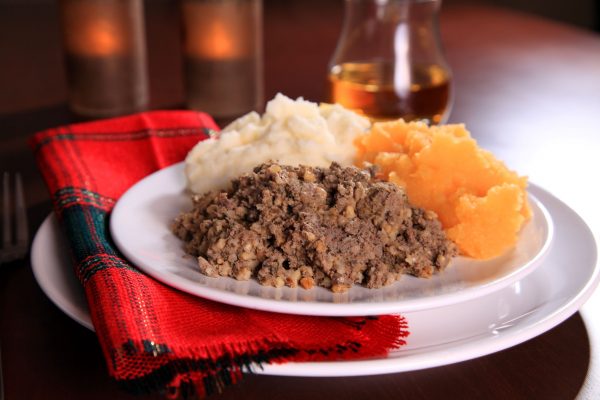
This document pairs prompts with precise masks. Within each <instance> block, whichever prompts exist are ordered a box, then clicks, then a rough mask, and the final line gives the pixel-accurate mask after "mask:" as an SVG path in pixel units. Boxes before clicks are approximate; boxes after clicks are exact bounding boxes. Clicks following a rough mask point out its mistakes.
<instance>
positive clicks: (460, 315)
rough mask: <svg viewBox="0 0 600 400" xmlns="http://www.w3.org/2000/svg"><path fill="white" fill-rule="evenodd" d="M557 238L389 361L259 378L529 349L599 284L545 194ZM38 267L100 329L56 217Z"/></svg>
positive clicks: (593, 262) (311, 366)
mask: <svg viewBox="0 0 600 400" xmlns="http://www.w3.org/2000/svg"><path fill="white" fill-rule="evenodd" d="M532 193H533V194H534V195H535V196H536V197H537V198H538V199H540V201H541V202H542V203H543V204H545V205H546V207H547V209H548V211H549V213H550V214H551V215H552V218H553V220H554V223H555V237H554V241H553V245H552V246H551V248H550V249H549V252H548V256H547V257H546V259H545V261H544V262H543V263H542V265H541V266H540V267H539V268H537V269H536V270H535V271H534V272H533V273H531V274H529V275H528V276H527V277H525V278H524V279H522V280H520V281H517V282H515V283H513V284H511V285H509V286H507V287H504V288H503V289H500V290H498V291H494V292H492V293H489V294H487V295H484V296H481V297H479V298H477V299H473V300H470V301H465V302H462V303H458V304H453V305H449V306H446V307H440V308H434V309H428V310H423V311H416V312H407V313H405V314H404V316H405V317H406V319H407V320H408V324H409V328H410V332H411V335H410V336H409V337H408V338H407V345H406V346H404V347H402V348H401V349H398V350H394V351H392V352H390V354H389V355H388V356H385V357H378V358H373V359H368V360H362V361H335V362H310V363H287V364H281V365H265V366H264V369H263V370H260V369H258V370H257V371H256V372H257V373H264V374H269V375H288V376H356V375H374V374H383V373H394V372H402V371H411V370H417V369H422V368H429V367H435V366H440V365H446V364H451V363H455V362H459V361H464V360H469V359H472V358H475V357H479V356H484V355H487V354H490V353H493V352H496V351H500V350H503V349H506V348H508V347H511V346H514V345H517V344H519V343H522V342H524V341H526V340H528V339H531V338H533V337H535V336H537V335H539V334H542V333H544V332H546V331H547V330H549V329H551V328H553V327H554V326H556V325H558V324H560V323H561V322H563V321H564V320H566V319H567V318H569V317H570V316H571V315H572V314H574V313H575V312H577V310H578V309H579V308H580V307H581V306H582V305H583V303H585V301H586V300H587V299H588V298H589V297H590V296H591V294H592V293H593V291H594V289H595V288H596V286H597V285H598V282H599V278H600V273H599V271H600V265H599V264H598V262H597V249H596V243H595V241H594V238H593V235H592V233H591V232H590V230H589V228H588V227H587V226H586V224H585V223H584V222H583V221H582V220H581V218H580V217H579V216H578V215H577V214H576V213H575V212H573V211H572V210H571V209H570V208H569V207H567V206H566V205H565V204H564V203H562V202H561V201H560V200H558V199H556V198H555V197H553V196H552V195H551V194H549V193H547V192H545V191H543V190H542V189H539V188H535V187H534V188H532ZM31 263H32V267H33V272H34V275H35V278H36V280H37V281H38V283H39V285H40V286H41V288H42V290H43V291H44V292H45V293H46V295H47V296H48V297H49V298H50V300H52V301H53V302H54V303H55V304H56V305H57V306H58V307H59V308H60V309H61V310H63V311H64V312H65V313H66V314H67V315H69V316H70V317H71V318H73V319H74V320H75V321H77V322H79V323H81V324H82V325H84V326H86V327H88V328H90V329H93V327H92V323H91V319H90V315H89V312H88V309H87V305H86V302H85V296H84V295H83V290H82V288H81V286H80V285H79V283H78V282H77V280H76V278H75V276H74V274H73V273H72V266H71V261H70V258H69V251H68V247H67V246H66V243H65V239H64V237H63V235H62V232H61V230H60V228H59V226H58V223H57V222H56V220H55V218H54V217H53V216H49V217H48V218H46V220H45V221H44V223H43V224H42V226H41V227H40V229H39V230H38V232H37V234H36V237H35V239H34V242H33V246H32V251H31Z"/></svg>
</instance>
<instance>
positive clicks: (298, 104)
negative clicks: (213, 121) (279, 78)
mask: <svg viewBox="0 0 600 400" xmlns="http://www.w3.org/2000/svg"><path fill="white" fill-rule="evenodd" d="M370 126H371V123H370V122H369V120H368V119H367V118H365V117H361V116H360V115H358V114H356V113H354V112H352V111H350V110H347V109H345V108H343V107H342V106H340V105H337V104H335V105H329V104H325V105H321V106H319V105H318V104H316V103H312V102H310V101H306V100H303V99H302V98H298V99H297V100H296V101H294V100H292V99H290V98H288V97H286V96H284V95H282V94H277V96H275V98H274V99H273V100H271V101H269V102H268V103H267V108H266V112H265V113H264V115H263V116H262V117H261V116H260V115H259V114H258V113H256V112H254V111H253V112H251V113H248V114H246V115H244V116H242V117H240V118H238V119H237V120H235V121H233V122H232V123H231V124H229V125H228V126H227V127H226V128H225V129H223V130H222V131H221V134H220V135H219V138H218V139H215V138H211V139H207V140H204V141H202V142H200V143H198V144H197V145H196V146H195V147H194V148H193V149H192V150H191V151H190V152H189V154H188V155H187V157H186V159H185V174H186V178H187V182H188V187H189V189H190V190H191V191H192V192H194V193H205V192H208V191H210V190H219V189H224V188H226V187H227V185H228V183H229V182H230V181H231V180H232V179H233V178H235V177H238V176H240V175H242V174H244V173H247V172H250V171H252V169H253V168H254V167H256V166H257V165H260V164H261V163H263V162H266V161H269V160H273V161H279V162H280V163H281V164H288V165H294V166H297V165H300V164H303V165H310V166H321V167H328V166H329V165H330V164H331V162H332V161H336V162H338V163H340V164H342V165H349V164H352V161H353V160H354V155H355V148H354V145H353V144H352V142H353V140H354V138H355V137H356V136H357V135H359V134H361V133H364V132H365V131H366V130H368V129H369V127H370Z"/></svg>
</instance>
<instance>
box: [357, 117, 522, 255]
mask: <svg viewBox="0 0 600 400" xmlns="http://www.w3.org/2000/svg"><path fill="white" fill-rule="evenodd" d="M355 145H356V147H357V160H356V161H357V165H362V164H363V163H364V162H369V163H372V164H375V165H377V166H379V168H380V172H381V173H382V174H383V175H384V176H383V177H384V178H387V179H388V180H389V181H391V182H394V183H396V184H398V185H400V186H403V187H404V188H405V190H406V194H407V195H408V198H409V200H410V201H411V202H412V203H413V204H415V205H417V206H419V207H422V208H425V209H428V210H432V211H434V212H436V213H437V215H438V217H439V219H440V221H441V222H442V226H443V227H444V229H445V230H446V233H447V235H448V237H449V238H450V239H451V240H452V241H454V242H455V243H456V244H457V246H458V248H459V250H460V252H461V253H462V254H464V255H467V256H470V257H473V258H478V259H487V258H491V257H495V256H498V255H500V254H502V253H503V252H505V251H506V250H508V249H509V248H511V247H512V246H514V245H515V243H516V241H517V235H518V232H519V230H520V229H521V227H522V225H523V223H524V222H525V221H526V220H527V219H529V218H530V217H531V210H530V208H529V204H528V202H527V192H526V187H527V178H526V177H521V176H519V175H517V174H516V173H515V172H513V171H511V170H509V169H508V168H506V166H505V165H504V163H502V162H501V161H499V160H497V159H496V158H495V157H494V156H493V155H492V153H490V152H489V151H486V150H483V149H481V148H479V147H478V146H477V142H476V141H475V140H474V139H472V138H471V135H470V134H469V132H468V131H467V130H466V129H465V127H464V125H442V126H432V127H428V126H427V125H426V124H425V123H422V122H410V123H407V122H404V121H403V120H398V121H393V122H381V123H375V124H374V125H373V127H372V128H371V131H370V132H369V133H367V134H366V135H364V136H360V137H358V138H357V139H356V141H355Z"/></svg>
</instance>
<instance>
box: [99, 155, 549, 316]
mask: <svg viewBox="0 0 600 400" xmlns="http://www.w3.org/2000/svg"><path fill="white" fill-rule="evenodd" d="M184 166H185V163H184V162H179V163H176V164H174V165H171V166H169V167H166V168H163V169H161V170H158V171H155V172H153V173H152V174H150V175H148V176H146V177H144V178H143V179H142V180H140V181H138V182H137V183H136V184H134V185H133V186H131V187H130V188H129V189H128V190H127V191H126V192H125V193H124V194H123V195H122V196H121V197H120V198H119V200H118V201H117V202H116V204H115V207H114V208H113V210H112V212H111V216H110V218H109V229H110V234H111V237H112V240H113V242H114V243H115V245H116V247H117V248H118V250H119V251H120V252H121V253H122V254H123V255H124V257H125V258H126V259H128V260H129V261H130V262H131V263H132V264H133V265H134V266H135V267H136V268H138V269H139V270H140V271H142V272H144V273H146V274H148V275H150V276H151V277H153V278H154V279H156V280H158V281H160V282H162V283H164V284H165V285H168V286H171V287H173V288H176V289H178V290H181V291H183V292H186V293H189V294H191V295H193V296H198V297H202V298H206V299H209V300H213V301H217V302H221V303H225V304H230V305H234V306H241V307H247V308H252V309H256V310H262V311H268V312H278V313H285V314H296V315H312V316H337V317H343V316H361V315H367V314H371V315H378V314H391V313H407V312H414V311H422V310H427V309H431V308H438V307H445V306H448V305H452V304H457V303H461V302H464V301H469V300H472V299H475V298H478V297H480V296H485V295H487V294H489V293H492V292H494V291H497V290H500V289H502V288H504V287H507V286H509V285H511V284H512V283H514V282H517V281H518V280H520V279H523V278H524V277H526V276H527V275H528V274H530V273H532V272H533V271H535V269H536V268H537V267H538V266H539V265H541V264H542V263H543V261H544V258H545V257H546V255H547V254H548V252H549V250H550V247H551V245H552V242H553V238H554V223H553V219H552V216H551V215H550V213H549V212H548V210H547V209H546V207H545V205H544V204H543V202H542V201H540V200H539V199H537V198H536V196H534V195H533V194H532V193H531V192H530V191H528V195H529V196H530V200H533V202H534V203H535V204H536V206H537V208H538V209H539V210H540V211H541V214H542V216H543V217H544V220H545V223H546V226H547V230H548V234H547V237H546V240H545V243H544V245H543V246H542V248H541V249H540V251H539V252H538V253H537V254H536V255H535V256H534V257H533V258H532V259H531V260H529V261H528V262H527V263H525V264H524V265H522V266H520V267H519V268H517V269H516V270H514V271H511V272H510V273H508V274H507V275H505V276H503V277H501V278H500V279H497V280H494V281H491V282H486V283H484V284H482V285H479V286H475V287H471V288H467V289H463V290H460V291H455V292H452V293H444V294H441V295H438V296H433V297H427V298H424V299H409V300H396V301H388V302H353V303H334V302H332V303H326V302H316V301H299V302H290V301H286V300H284V299H283V300H275V299H271V298H262V297H257V296H248V295H247V294H239V293H235V292H233V291H229V290H223V289H219V288H213V287H210V286H203V285H199V284H197V283H195V282H191V281H189V280H186V279H184V278H181V277H178V276H175V275H173V274H172V273H170V272H168V271H164V270H161V269H160V268H156V267H154V266H152V265H148V263H147V262H146V261H145V260H144V259H143V258H141V257H138V255H137V254H136V253H134V252H132V251H130V250H129V248H128V246H127V244H126V243H124V242H123V240H122V237H121V234H120V232H121V231H120V229H119V226H118V221H120V220H121V219H122V218H123V217H122V216H123V215H126V214H127V208H126V207H125V206H124V204H125V205H126V204H127V201H128V199H129V198H130V197H131V196H134V195H135V194H136V192H137V191H138V190H140V189H139V188H140V187H143V186H144V185H147V184H148V181H149V180H155V179H157V178H156V177H157V176H159V175H160V176H161V177H162V176H163V175H167V176H168V175H169V174H172V175H174V176H175V177H177V176H178V174H180V175H181V176H180V178H183V168H184ZM181 180H182V181H183V179H181ZM529 186H530V189H531V188H533V189H534V191H535V189H541V188H539V186H537V185H535V184H533V183H529ZM182 189H183V188H182ZM217 279H218V278H217ZM230 279H232V278H230ZM249 299H251V300H252V301H251V304H249V303H248V300H249ZM357 309H358V310H357Z"/></svg>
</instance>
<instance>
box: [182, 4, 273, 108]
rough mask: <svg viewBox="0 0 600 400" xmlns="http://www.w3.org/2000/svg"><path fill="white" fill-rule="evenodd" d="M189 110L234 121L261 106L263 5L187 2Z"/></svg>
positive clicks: (184, 16) (184, 18)
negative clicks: (235, 118)
mask: <svg viewBox="0 0 600 400" xmlns="http://www.w3.org/2000/svg"><path fill="white" fill-rule="evenodd" d="M181 16H182V25H183V49H184V67H185V83H186V85H185V86H186V100H187V106H188V108H191V109H195V110H201V111H205V112H207V113H209V114H211V115H212V116H213V117H216V118H232V117H237V116H240V115H242V114H244V113H247V112H249V111H251V110H256V109H259V108H260V107H262V103H263V45H262V0H182V1H181Z"/></svg>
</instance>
